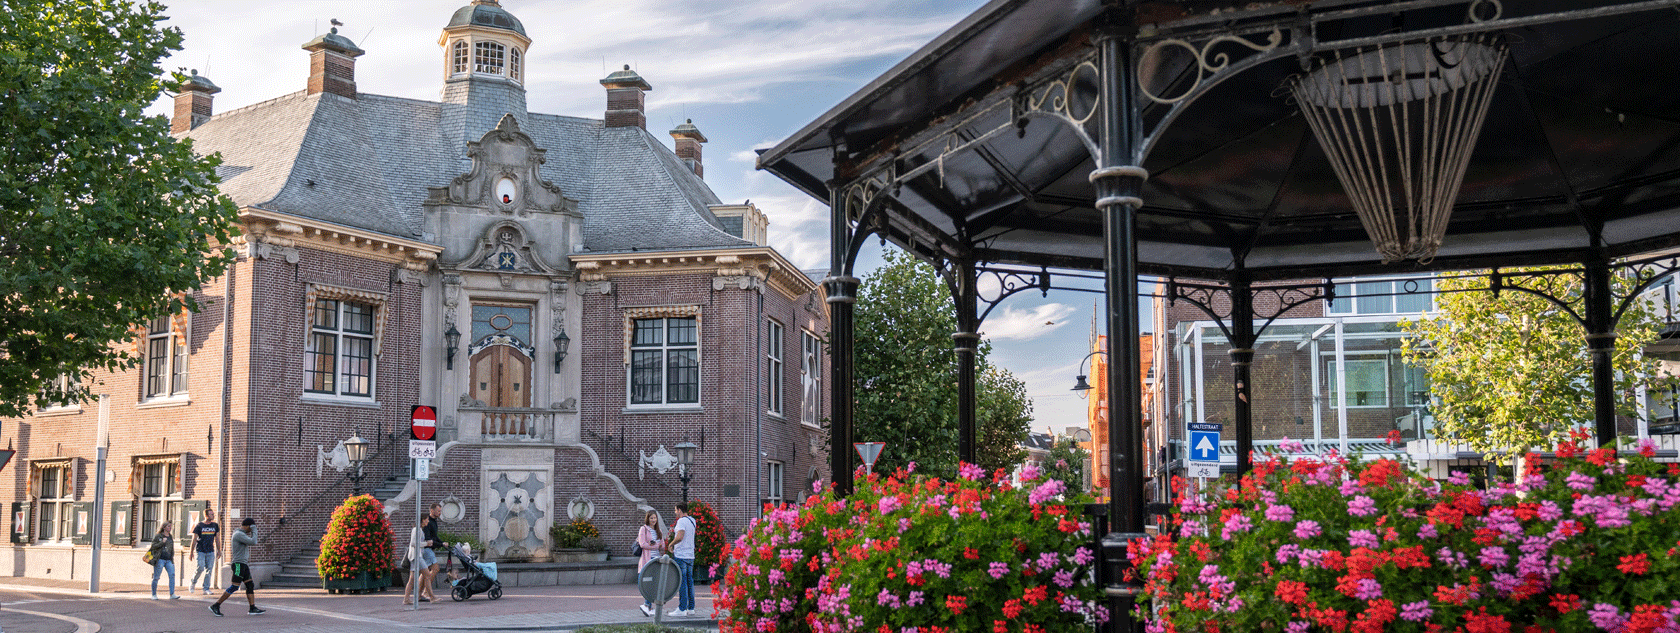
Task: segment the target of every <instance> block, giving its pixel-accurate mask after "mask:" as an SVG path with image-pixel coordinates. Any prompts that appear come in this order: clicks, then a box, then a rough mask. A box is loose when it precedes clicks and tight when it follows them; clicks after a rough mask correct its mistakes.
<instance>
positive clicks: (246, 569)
mask: <svg viewBox="0 0 1680 633" xmlns="http://www.w3.org/2000/svg"><path fill="white" fill-rule="evenodd" d="M247 582H251V566H250V565H247V564H245V563H234V564H233V584H234V585H235V586H237V585H243V584H245V583H247Z"/></svg>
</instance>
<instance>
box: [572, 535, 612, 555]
mask: <svg viewBox="0 0 1680 633" xmlns="http://www.w3.org/2000/svg"><path fill="white" fill-rule="evenodd" d="M577 546H578V547H580V548H583V549H586V550H589V551H591V552H599V551H602V550H605V549H607V542H606V541H603V540H601V537H599V536H585V537H583V538H580V539H578V544H577Z"/></svg>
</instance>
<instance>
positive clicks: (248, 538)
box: [210, 517, 263, 618]
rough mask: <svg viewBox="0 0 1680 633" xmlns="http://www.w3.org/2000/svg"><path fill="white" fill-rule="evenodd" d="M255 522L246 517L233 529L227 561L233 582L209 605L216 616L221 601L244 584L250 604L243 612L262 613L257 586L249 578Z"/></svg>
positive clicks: (220, 611) (220, 614) (255, 541)
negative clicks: (230, 565) (231, 543)
mask: <svg viewBox="0 0 1680 633" xmlns="http://www.w3.org/2000/svg"><path fill="white" fill-rule="evenodd" d="M256 524H257V520H256V519H252V518H250V517H246V518H245V520H243V521H240V522H239V529H237V530H234V531H233V538H232V539H229V540H230V541H232V542H233V547H231V548H229V550H228V562H230V563H232V565H233V584H231V585H228V588H227V591H225V592H223V593H222V597H220V598H217V599H216V604H212V605H210V612H211V613H214V614H216V617H218V618H219V617H222V603H223V602H227V599H228V597H230V596H232V595H233V592H235V591H238V590H239V587H240V585H244V587H245V601H246V602H247V603H249V604H250V605H251V606H250V608H249V609H246V610H245V614H246V615H262V614H263V610H262V609H258V608H257V586H256V584H254V583H253V582H252V580H251V546H252V545H256V544H257V528H256V527H255V526H256Z"/></svg>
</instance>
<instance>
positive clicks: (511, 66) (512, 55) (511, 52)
mask: <svg viewBox="0 0 1680 633" xmlns="http://www.w3.org/2000/svg"><path fill="white" fill-rule="evenodd" d="M519 57H520V55H519V48H517V47H514V46H509V47H508V49H507V61H508V66H507V77H508V79H512V80H514V81H521V80H522V79H523V78H524V76H523V75H522V74H521V73H520V70H521V69H520V67H519V61H520V60H519Z"/></svg>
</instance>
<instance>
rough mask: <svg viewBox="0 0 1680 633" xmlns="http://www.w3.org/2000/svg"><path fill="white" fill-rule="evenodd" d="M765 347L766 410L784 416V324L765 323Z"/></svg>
mask: <svg viewBox="0 0 1680 633" xmlns="http://www.w3.org/2000/svg"><path fill="white" fill-rule="evenodd" d="M764 329H765V337H766V338H767V339H769V340H767V341H766V342H765V345H764V409H765V410H766V411H769V412H770V413H771V414H772V415H781V414H782V398H783V396H784V394H783V393H782V324H780V323H777V322H775V321H766V322H765V328H764Z"/></svg>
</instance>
